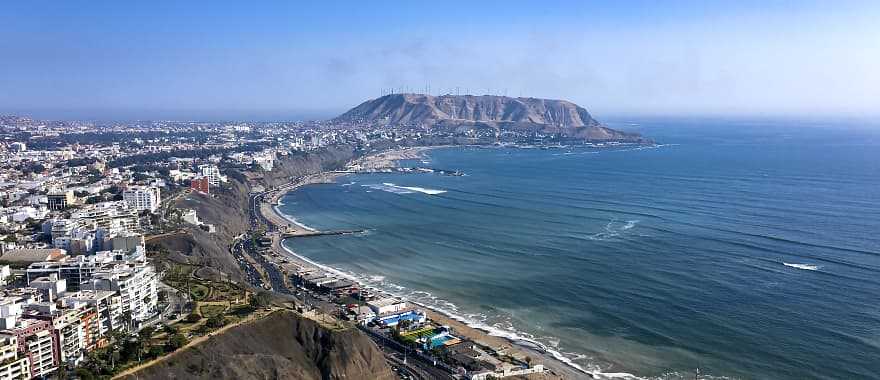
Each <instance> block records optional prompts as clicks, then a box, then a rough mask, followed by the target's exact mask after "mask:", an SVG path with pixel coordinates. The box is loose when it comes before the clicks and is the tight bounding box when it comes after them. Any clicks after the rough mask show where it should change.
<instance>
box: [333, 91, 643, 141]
mask: <svg viewBox="0 0 880 380" xmlns="http://www.w3.org/2000/svg"><path fill="white" fill-rule="evenodd" d="M334 121H336V122H347V123H363V124H371V125H379V126H381V125H389V126H391V125H395V126H411V127H430V128H436V129H441V130H448V131H453V132H466V131H468V130H475V129H476V130H478V129H494V130H495V131H499V132H500V131H518V132H525V133H532V132H536V133H542V134H554V135H559V136H561V137H563V138H571V139H583V140H597V141H626V142H645V141H647V140H645V139H644V138H642V137H641V136H640V135H638V134H635V133H628V132H622V131H618V130H614V129H611V128H608V127H606V126H604V125H602V123H600V122H599V121H597V120H596V119H594V118H593V117H592V115H590V113H589V112H588V111H587V110H586V109H585V108H583V107H581V106H579V105H577V104H575V103H572V102H569V101H566V100H556V99H540V98H524V97H518V98H512V97H507V96H496V95H441V96H432V95H425V94H390V95H385V96H382V97H379V98H376V99H370V100H367V101H365V102H363V103H361V104H360V105H358V106H356V107H354V108H352V109H350V110H348V111H347V112H345V113H343V114H342V115H340V116H338V117H336V118H335V119H334Z"/></svg>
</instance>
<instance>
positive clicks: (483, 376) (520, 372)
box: [470, 364, 544, 380]
mask: <svg viewBox="0 0 880 380" xmlns="http://www.w3.org/2000/svg"><path fill="white" fill-rule="evenodd" d="M533 373H544V366H543V365H541V364H537V365H534V366H531V367H522V366H503V367H502V368H499V369H496V370H494V371H481V372H477V373H473V374H471V375H470V379H471V380H488V379H503V378H505V377H514V376H528V375H531V374H533Z"/></svg>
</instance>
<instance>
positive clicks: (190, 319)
mask: <svg viewBox="0 0 880 380" xmlns="http://www.w3.org/2000/svg"><path fill="white" fill-rule="evenodd" d="M201 320H202V316H201V315H199V314H198V313H196V312H192V313H190V314H189V315H187V316H186V321H187V322H189V323H196V322H198V321H201Z"/></svg>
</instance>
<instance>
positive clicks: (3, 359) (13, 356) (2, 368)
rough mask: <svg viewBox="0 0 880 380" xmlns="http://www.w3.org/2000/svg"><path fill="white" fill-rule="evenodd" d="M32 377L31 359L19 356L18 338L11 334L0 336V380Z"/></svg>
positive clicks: (17, 379)
mask: <svg viewBox="0 0 880 380" xmlns="http://www.w3.org/2000/svg"><path fill="white" fill-rule="evenodd" d="M31 377H32V376H31V362H30V359H28V358H27V356H19V355H18V338H17V337H16V336H15V335H11V334H0V380H19V379H30V378H31Z"/></svg>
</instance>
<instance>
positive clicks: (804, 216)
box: [280, 118, 880, 379]
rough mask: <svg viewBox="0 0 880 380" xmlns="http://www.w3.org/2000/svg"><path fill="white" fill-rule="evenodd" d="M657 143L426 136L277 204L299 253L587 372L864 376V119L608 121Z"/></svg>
mask: <svg viewBox="0 0 880 380" xmlns="http://www.w3.org/2000/svg"><path fill="white" fill-rule="evenodd" d="M608 124H609V126H611V127H613V128H619V129H624V130H629V131H637V132H640V133H642V134H644V135H646V136H648V137H651V138H654V139H655V140H657V141H658V143H660V144H661V145H660V146H658V147H655V148H650V149H633V148H626V147H605V148H583V147H580V148H570V149H546V150H544V149H514V148H500V149H482V148H469V147H457V148H444V149H437V150H433V151H430V152H429V153H428V155H427V157H426V159H425V162H419V161H417V160H416V161H407V162H404V166H408V165H417V166H430V167H434V168H439V169H448V170H460V171H462V172H463V173H465V175H464V176H443V175H438V174H429V173H419V174H417V173H413V174H358V175H350V176H347V177H343V178H341V179H340V180H339V181H338V183H335V184H322V185H312V186H307V187H304V188H301V189H299V190H297V191H295V192H292V193H290V194H288V195H286V196H285V197H284V198H283V200H282V202H283V205H282V206H280V207H281V211H282V212H284V213H286V214H291V215H295V216H296V218H297V220H298V221H299V222H302V223H304V224H306V225H308V226H311V227H313V228H318V229H351V228H358V229H364V230H366V232H364V233H361V234H357V235H347V236H327V237H312V238H301V239H297V240H288V241H286V243H285V244H286V245H287V246H288V247H289V248H291V249H292V250H294V251H296V252H297V253H298V254H300V255H303V256H305V257H308V258H310V259H312V260H314V261H316V262H319V263H321V264H324V265H328V266H331V267H334V268H338V269H340V270H342V271H345V272H348V273H350V274H352V275H354V276H357V277H358V278H360V279H362V280H363V281H365V282H367V283H369V284H371V285H373V286H376V287H380V288H383V289H386V290H388V291H391V292H393V293H395V294H399V295H403V296H406V297H408V298H410V299H412V300H415V301H417V302H420V303H423V304H426V305H431V306H433V307H435V308H438V309H441V310H443V311H445V312H446V313H448V314H451V315H454V316H457V317H458V318H461V319H464V320H466V321H468V322H469V323H470V324H472V325H474V326H480V327H483V328H485V329H489V330H492V331H493V332H494V333H495V334H498V335H505V336H510V337H520V338H523V339H525V340H528V341H533V342H536V343H537V344H540V345H542V346H544V347H546V348H547V349H549V350H551V351H553V352H555V353H556V354H557V355H560V356H563V357H565V358H566V360H570V361H571V362H572V365H576V366H579V367H581V368H584V369H588V370H593V371H610V372H627V373H632V374H634V375H637V376H639V377H641V378H648V379H655V378H656V379H679V378H681V379H693V378H694V374H695V372H696V371H697V369H699V373H700V374H701V375H700V378H733V379H868V378H874V379H876V378H880V125H878V124H876V123H875V124H868V123H864V122H858V121H838V122H829V121H808V122H799V121H792V120H740V119H675V118H669V119H619V120H614V121H612V122H609V123H608Z"/></svg>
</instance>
